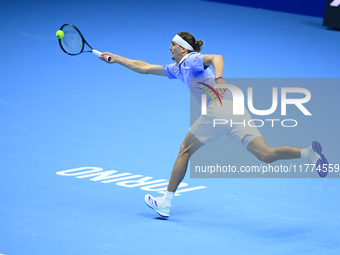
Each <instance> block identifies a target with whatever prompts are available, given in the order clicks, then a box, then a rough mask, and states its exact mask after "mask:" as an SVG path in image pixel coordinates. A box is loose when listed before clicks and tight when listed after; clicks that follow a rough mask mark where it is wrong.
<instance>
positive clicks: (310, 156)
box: [301, 145, 319, 164]
mask: <svg viewBox="0 0 340 255" xmlns="http://www.w3.org/2000/svg"><path fill="white" fill-rule="evenodd" d="M318 156H319V155H318V154H317V153H316V152H314V151H313V149H312V145H310V146H309V147H308V148H307V149H301V158H304V159H307V160H308V161H310V162H311V163H313V164H315V163H316V161H317V160H318Z"/></svg>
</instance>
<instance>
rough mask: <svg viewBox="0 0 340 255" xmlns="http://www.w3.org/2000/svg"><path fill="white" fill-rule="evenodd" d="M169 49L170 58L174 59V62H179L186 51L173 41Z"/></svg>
mask: <svg viewBox="0 0 340 255" xmlns="http://www.w3.org/2000/svg"><path fill="white" fill-rule="evenodd" d="M169 50H170V51H171V53H172V55H171V58H172V60H175V61H176V62H179V61H180V60H181V59H182V57H183V55H184V54H185V52H186V50H185V49H183V48H182V47H181V46H179V45H178V44H177V43H175V42H174V41H172V42H171V45H170V47H169Z"/></svg>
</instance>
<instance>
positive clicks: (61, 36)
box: [55, 30, 64, 39]
mask: <svg viewBox="0 0 340 255" xmlns="http://www.w3.org/2000/svg"><path fill="white" fill-rule="evenodd" d="M55 35H56V36H57V37H58V39H61V38H63V37H64V32H63V31H62V30H58V31H57V33H56V34H55Z"/></svg>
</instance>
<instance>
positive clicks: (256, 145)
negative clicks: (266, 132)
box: [247, 136, 301, 163]
mask: <svg viewBox="0 0 340 255" xmlns="http://www.w3.org/2000/svg"><path fill="white" fill-rule="evenodd" d="M247 149H248V150H249V151H250V152H251V153H252V154H254V155H255V156H256V157H257V158H258V159H259V160H261V161H263V162H266V163H272V162H274V161H276V160H280V159H294V158H301V149H299V148H295V147H292V146H289V145H284V146H278V147H269V146H268V144H267V142H266V141H265V140H264V138H263V137H262V136H259V137H256V138H254V139H253V140H252V141H251V142H250V143H249V144H248V147H247Z"/></svg>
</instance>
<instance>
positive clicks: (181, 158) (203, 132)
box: [100, 32, 328, 217]
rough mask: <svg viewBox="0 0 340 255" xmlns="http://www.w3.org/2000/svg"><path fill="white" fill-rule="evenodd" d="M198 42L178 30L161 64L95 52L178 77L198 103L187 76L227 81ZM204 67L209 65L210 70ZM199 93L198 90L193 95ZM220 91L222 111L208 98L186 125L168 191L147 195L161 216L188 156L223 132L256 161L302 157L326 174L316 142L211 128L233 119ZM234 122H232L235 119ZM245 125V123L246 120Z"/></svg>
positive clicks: (217, 60) (228, 98)
mask: <svg viewBox="0 0 340 255" xmlns="http://www.w3.org/2000/svg"><path fill="white" fill-rule="evenodd" d="M202 45H203V41H201V40H199V41H196V39H195V37H194V36H193V35H191V34H190V33H187V32H181V33H178V34H176V35H175V37H174V38H173V39H172V41H171V45H170V47H169V49H170V51H171V58H172V60H174V61H175V63H172V64H169V65H165V66H161V65H152V64H149V63H146V62H144V61H140V60H132V59H128V58H124V57H122V56H118V55H115V54H112V53H109V52H105V53H103V54H102V55H101V56H100V59H101V60H103V61H107V60H106V59H107V57H108V56H110V57H111V61H110V62H109V63H111V64H113V63H117V64H120V65H122V66H125V67H127V68H129V69H131V70H132V71H135V72H137V73H141V74H153V75H159V76H165V77H168V78H170V79H178V80H180V81H182V82H183V83H184V84H185V85H186V86H187V87H188V88H189V89H190V90H191V93H195V94H194V96H195V97H196V99H197V100H198V101H199V102H200V100H201V94H202V93H203V92H202V90H198V89H196V90H195V89H193V87H194V86H197V83H196V84H193V83H190V79H191V78H202V79H209V78H210V79H211V78H213V79H214V80H215V82H214V83H216V84H226V83H225V81H224V79H223V78H222V77H223V68H224V61H223V57H222V56H221V55H215V54H214V55H211V54H204V55H203V54H201V53H200V51H201V47H202ZM209 66H212V67H213V69H214V71H212V70H211V69H210V68H209ZM198 91H200V93H198ZM216 91H217V92H218V93H219V95H220V97H221V99H222V102H223V106H224V109H226V108H227V109H230V110H223V112H221V111H220V110H219V109H217V106H216V105H215V104H214V103H212V102H211V101H212V100H210V101H209V99H210V97H207V98H208V100H207V105H208V106H207V115H201V116H200V118H199V119H198V120H197V121H196V122H195V123H194V124H193V125H192V126H191V127H190V129H189V131H188V133H187V135H186V137H185V139H184V141H183V142H182V144H181V146H180V151H179V155H178V157H177V160H176V162H175V165H174V167H173V170H172V174H171V178H170V182H169V184H168V187H167V191H166V193H165V194H164V196H163V197H153V196H151V195H146V196H145V198H144V200H145V203H146V204H147V205H148V206H149V207H151V208H152V209H154V210H155V211H156V212H157V213H158V214H159V215H160V216H162V217H169V215H170V207H171V201H172V199H173V196H174V194H175V192H176V190H177V188H178V186H179V184H180V183H181V181H182V180H183V178H184V176H185V174H186V171H187V166H188V162H189V158H190V157H191V155H193V154H194V153H195V151H196V150H197V149H199V148H200V147H201V146H203V145H204V144H207V143H209V142H210V141H212V140H214V139H216V138H218V137H220V136H222V135H227V136H229V137H230V138H231V139H233V140H234V141H236V142H238V143H241V144H242V145H243V146H244V147H245V148H246V149H247V150H248V151H250V152H251V153H252V154H253V155H255V156H256V157H257V158H258V159H259V160H261V161H263V162H266V163H271V162H274V161H276V160H280V159H294V158H305V159H307V160H308V161H309V162H310V163H313V164H316V167H318V166H319V167H320V166H321V169H323V167H324V165H326V166H327V170H324V172H322V171H321V172H320V173H319V174H320V176H321V177H324V176H326V175H327V172H328V162H327V159H326V158H325V156H324V155H323V154H322V148H321V145H320V144H319V143H318V142H313V143H312V144H311V145H310V146H309V147H308V148H306V149H300V148H295V147H291V146H287V145H285V146H279V147H269V146H268V145H267V143H266V141H265V140H264V138H263V137H262V136H261V134H260V132H259V131H258V129H257V128H254V127H244V126H243V125H234V126H229V125H216V127H215V128H214V129H212V123H213V119H231V118H233V119H235V115H232V110H231V109H232V100H233V96H232V93H231V92H230V90H227V89H221V88H220V89H216ZM244 111H245V115H243V116H242V121H243V120H244V119H246V121H248V120H250V121H251V117H250V115H249V113H248V111H247V110H246V109H244ZM235 121H237V120H235ZM246 123H247V122H246Z"/></svg>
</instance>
